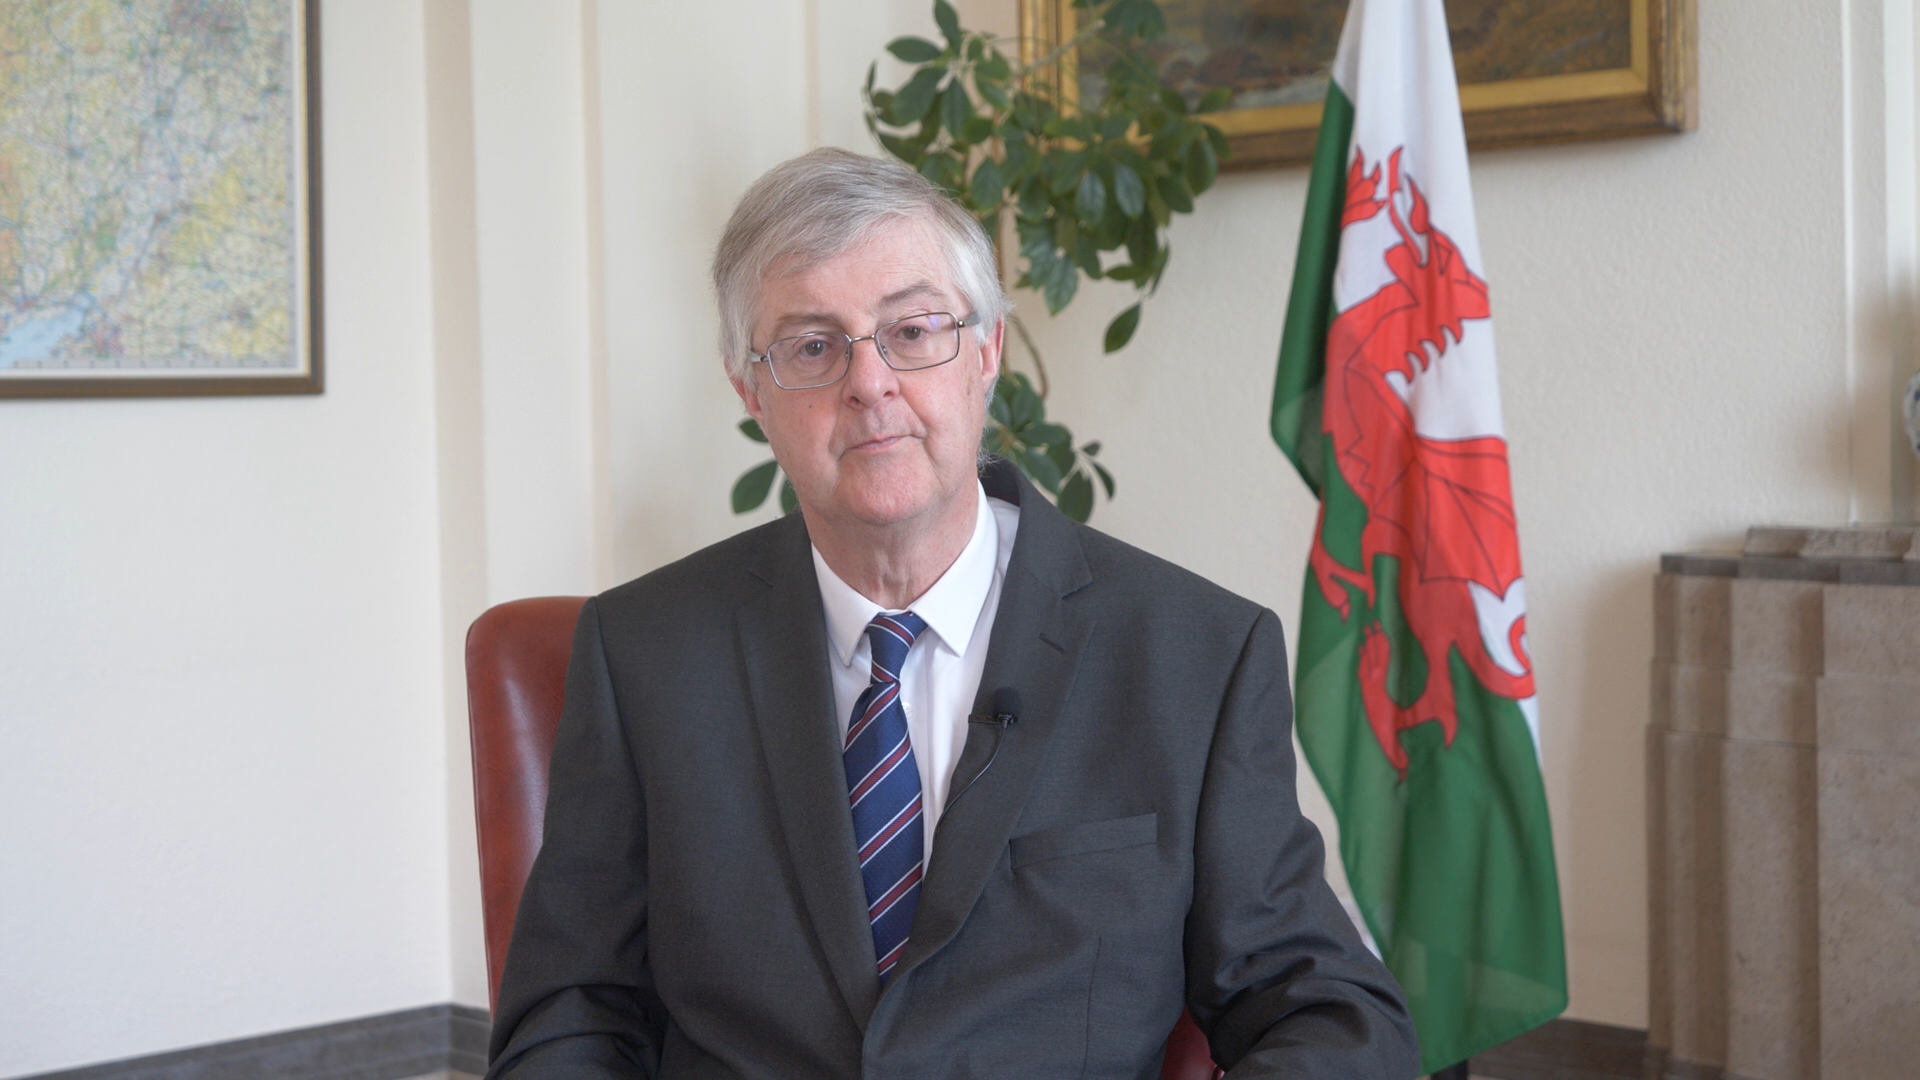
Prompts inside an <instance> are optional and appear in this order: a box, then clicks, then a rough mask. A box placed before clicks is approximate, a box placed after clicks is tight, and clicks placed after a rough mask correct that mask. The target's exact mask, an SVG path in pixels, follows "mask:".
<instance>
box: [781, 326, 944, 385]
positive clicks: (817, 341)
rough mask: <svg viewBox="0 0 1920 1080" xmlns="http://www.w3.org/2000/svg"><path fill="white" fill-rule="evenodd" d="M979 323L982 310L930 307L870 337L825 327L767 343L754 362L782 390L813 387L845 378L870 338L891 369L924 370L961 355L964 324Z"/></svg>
mask: <svg viewBox="0 0 1920 1080" xmlns="http://www.w3.org/2000/svg"><path fill="white" fill-rule="evenodd" d="M979 321H980V315H979V313H978V312H974V313H972V314H969V315H966V316H964V317H958V316H955V315H953V314H952V313H950V312H946V311H929V312H924V313H922V314H919V315H909V316H907V317H906V318H904V319H895V320H893V321H892V322H890V323H883V324H881V325H880V326H879V327H878V328H877V329H875V330H874V332H873V333H871V334H868V335H867V336H866V337H849V336H847V335H846V334H830V333H826V332H824V331H816V332H814V333H811V334H799V335H796V336H794V337H785V338H781V339H780V340H778V341H776V342H774V343H773V344H771V345H769V346H767V351H766V352H764V353H761V354H759V355H757V356H754V357H752V362H753V363H756V364H761V363H764V364H766V365H767V369H768V370H769V371H771V372H773V381H774V383H775V385H777V386H779V387H780V388H781V389H782V390H812V389H815V388H817V387H821V386H832V385H833V384H834V383H837V382H839V381H840V380H841V379H843V378H845V377H846V375H847V369H848V368H850V367H851V366H852V365H853V347H854V346H855V345H857V344H859V343H860V342H862V341H871V342H873V344H874V347H875V348H877V349H878V350H880V359H881V360H883V361H885V362H886V365H887V366H888V367H890V368H892V369H893V370H895V371H922V370H924V369H926V368H934V367H939V366H940V365H941V364H945V363H948V362H950V361H951V360H952V359H953V358H954V357H956V356H959V355H960V329H961V327H965V326H973V325H975V324H977V323H978V322H979Z"/></svg>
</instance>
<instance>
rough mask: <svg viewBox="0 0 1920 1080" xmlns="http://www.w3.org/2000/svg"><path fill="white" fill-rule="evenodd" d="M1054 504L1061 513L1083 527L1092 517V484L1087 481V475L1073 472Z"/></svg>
mask: <svg viewBox="0 0 1920 1080" xmlns="http://www.w3.org/2000/svg"><path fill="white" fill-rule="evenodd" d="M1056 502H1057V505H1058V506H1059V507H1060V512H1061V513H1063V514H1065V515H1067V516H1068V517H1070V518H1072V519H1073V520H1075V521H1077V522H1079V523H1080V524H1082V525H1085V524H1086V523H1087V519H1088V518H1090V517H1092V516H1093V483H1092V481H1090V480H1088V479H1087V474H1086V473H1083V472H1080V471H1078V470H1075V472H1074V474H1073V475H1072V476H1069V477H1067V482H1066V484H1065V485H1064V486H1063V487H1061V488H1060V498H1059V499H1058V500H1056Z"/></svg>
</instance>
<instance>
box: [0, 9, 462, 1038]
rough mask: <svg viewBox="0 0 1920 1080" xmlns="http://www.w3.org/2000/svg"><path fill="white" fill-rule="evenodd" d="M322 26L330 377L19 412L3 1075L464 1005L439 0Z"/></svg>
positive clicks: (5, 661)
mask: <svg viewBox="0 0 1920 1080" xmlns="http://www.w3.org/2000/svg"><path fill="white" fill-rule="evenodd" d="M326 16H327V24H326V25H327V31H328V33H327V35H326V39H325V40H326V49H327V54H326V55H327V80H326V87H325V93H324V99H323V118H324V147H325V156H324V168H325V175H324V185H325V189H324V190H325V199H326V205H325V209H326V222H327V227H326V234H325V252H326V258H327V271H328V273H327V279H326V289H327V296H326V299H327V335H326V344H327V390H326V393H325V394H324V395H322V396H319V397H286V398H228V399H202V400H192V399H183V400H153V399H149V400H134V401H5V402H0V548H3V549H4V550H5V552H6V555H7V557H6V559H5V561H4V563H0V613H4V614H0V743H3V748H0V958H4V959H0V1017H4V1018H5V1019H4V1021H3V1022H0V1075H8V1076H11V1075H19V1074H25V1073H33V1072H38V1071H41V1070H48V1069H55V1068H61V1067H67V1066H73V1065H79V1064H82V1063H86V1062H93V1061H101V1060H105V1059H111V1058H118V1057H122V1056H127V1055H132V1054H145V1053H152V1052H156V1051H161V1050H166V1049H171V1048H174V1047H182V1046H190V1045H195V1044H200V1043H206V1042H213V1041H218V1040H223V1039H230V1038H234V1037H238V1036H242V1035H251V1034H256V1033H260V1032H266V1031H275V1030H280V1029H284V1028H290V1027H299V1026H303V1025H308V1024H316V1023H324V1022H327V1021H333V1020H340V1019H345V1018H350V1017H356V1016H363V1015H367V1014H370V1013H378V1012H385V1011H389V1010H393V1009H399V1008H407V1007H411V1006H416V1005H424V1004H429V1003H432V1002H436V1001H445V1000H446V999H447V996H448V968H449V943H448V938H447V933H446V928H447V922H448V917H447V887H448V881H447V855H446V850H447V847H446V841H445V832H446V828H447V825H446V804H445V798H444V790H445V775H446V764H445V737H444V734H443V732H442V730H441V727H440V725H439V723H438V718H439V716H440V714H441V712H440V711H441V708H442V689H441V685H440V682H439V679H438V671H439V664H440V638H439V613H438V609H437V592H438V583H437V569H436V568H437V562H438V559H437V549H436V544H437V530H438V523H437V517H436V511H435V497H434V491H435V475H434V439H435V429H434V412H433V392H434V390H433V372H432V368H431V365H430V358H431V351H430V350H431V344H432V341H431V329H432V328H431V323H430V320H429V312H430V308H431V304H430V300H431V297H430V294H429V289H428V284H429V273H428V247H427V229H426V210H427V187H426V157H425V154H424V152H423V150H422V143H421V134H422V131H423V129H424V115H423V99H422V20H421V9H420V6H419V5H418V4H417V3H396V2H392V0H382V2H377V3H376V2H372V0H364V2H359V3H344V4H342V3H329V4H327V5H326Z"/></svg>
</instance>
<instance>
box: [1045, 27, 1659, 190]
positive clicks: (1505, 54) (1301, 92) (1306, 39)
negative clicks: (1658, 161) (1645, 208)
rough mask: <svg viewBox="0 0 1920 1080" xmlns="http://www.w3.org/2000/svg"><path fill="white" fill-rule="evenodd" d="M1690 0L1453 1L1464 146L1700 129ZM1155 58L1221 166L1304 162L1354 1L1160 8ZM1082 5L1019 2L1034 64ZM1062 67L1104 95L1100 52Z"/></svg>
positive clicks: (1066, 35)
mask: <svg viewBox="0 0 1920 1080" xmlns="http://www.w3.org/2000/svg"><path fill="white" fill-rule="evenodd" d="M1693 4H1694V0H1446V12H1447V28H1448V30H1449V32H1450V33H1451V35H1452V38H1453V60H1454V66H1455V69H1456V70H1457V71H1458V73H1459V78H1460V107H1461V111H1462V112H1463V113H1464V114H1465V119H1466V126H1467V142H1468V144H1469V145H1472V146H1475V147H1489V146H1516V145H1525V144H1530V143H1548V142H1566V141H1570V140H1575V139H1597V138H1605V137H1608V136H1614V135H1632V134H1641V133H1647V132H1658V131H1684V130H1690V129H1691V128H1692V127H1693V126H1694V113H1695V106H1694V97H1695V94H1694V8H1693ZM1160 9H1161V11H1162V12H1163V13H1165V15H1166V19H1167V33H1166V34H1165V35H1164V36H1163V37H1162V38H1161V39H1160V40H1159V41H1158V42H1157V43H1156V44H1155V45H1154V47H1153V49H1152V51H1151V54H1150V55H1151V58H1152V60H1153V62H1154V63H1155V64H1157V65H1158V66H1159V68H1160V73H1161V77H1162V78H1163V79H1164V80H1165V81H1167V82H1168V83H1170V84H1172V85H1174V86H1177V87H1179V88H1180V89H1181V90H1183V91H1184V92H1185V93H1186V94H1187V95H1188V98H1189V99H1190V100H1192V101H1196V102H1197V101H1198V100H1199V99H1200V97H1201V95H1203V94H1205V93H1206V92H1207V91H1208V90H1211V89H1213V88H1214V87H1219V86H1224V87H1228V88H1230V89H1231V90H1232V91H1233V98H1232V103H1231V104H1230V105H1229V106H1228V108H1227V109H1226V110H1225V111H1224V112H1219V113H1215V114H1213V115H1212V116H1211V117H1209V119H1211V120H1212V121H1213V122H1215V123H1216V124H1218V125H1219V127H1220V129H1221V130H1222V131H1223V132H1225V133H1226V135H1227V136H1228V140H1229V141H1230V142H1231V143H1232V145H1233V157H1232V159H1231V160H1230V161H1228V162H1226V163H1225V164H1224V166H1223V167H1225V168H1229V169H1246V168H1255V167H1259V166H1263V165H1282V164H1291V163H1295V162H1306V161H1309V160H1311V159H1312V157H1313V143H1314V138H1315V136H1316V135H1317V134H1318V132H1319V128H1320V103H1321V102H1322V101H1323V100H1325V98H1326V93H1327V82H1328V72H1329V71H1330V69H1331V68H1332V65H1333V54H1334V50H1335V48H1336V47H1337V46H1338V45H1339V43H1340V26H1341V23H1342V21H1343V20H1344V19H1345V17H1346V12H1347V0H1160ZM1078 14H1079V9H1076V8H1075V7H1074V4H1073V0H1020V36H1021V39H1022V43H1023V45H1024V46H1025V49H1026V59H1027V60H1028V62H1030V63H1031V62H1032V61H1033V59H1034V58H1036V57H1038V56H1042V55H1044V54H1045V53H1046V52H1048V51H1051V50H1052V49H1054V48H1055V47H1057V45H1058V44H1059V43H1060V42H1065V41H1070V40H1072V38H1073V37H1074V34H1075V31H1076V29H1077V20H1076V16H1077V15H1078ZM1085 51H1086V53H1087V54H1088V55H1085V56H1073V55H1069V57H1068V58H1067V61H1066V62H1065V63H1064V64H1062V66H1061V67H1062V79H1063V82H1064V85H1063V86H1062V91H1063V94H1064V95H1065V96H1066V97H1068V98H1070V99H1074V100H1078V98H1079V97H1080V96H1082V95H1096V96H1097V95H1098V94H1099V93H1100V92H1101V89H1102V87H1101V84H1102V82H1103V80H1102V79H1101V77H1100V72H1101V70H1103V69H1104V67H1105V64H1104V62H1102V60H1101V58H1100V57H1099V56H1098V54H1097V49H1096V48H1095V47H1092V46H1090V47H1088V48H1087V49H1086V50H1085Z"/></svg>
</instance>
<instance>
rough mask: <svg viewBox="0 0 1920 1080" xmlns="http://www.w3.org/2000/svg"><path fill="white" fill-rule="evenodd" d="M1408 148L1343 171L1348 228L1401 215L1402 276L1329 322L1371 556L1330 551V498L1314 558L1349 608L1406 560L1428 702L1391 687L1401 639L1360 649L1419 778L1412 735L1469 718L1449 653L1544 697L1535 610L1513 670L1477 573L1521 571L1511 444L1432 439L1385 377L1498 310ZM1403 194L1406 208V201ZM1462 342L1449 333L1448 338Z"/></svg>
mask: <svg viewBox="0 0 1920 1080" xmlns="http://www.w3.org/2000/svg"><path fill="white" fill-rule="evenodd" d="M1400 156H1401V151H1399V150H1395V151H1394V152H1393V154H1392V156H1391V158H1390V159H1389V160H1388V162H1387V163H1386V166H1385V173H1386V176H1385V190H1384V191H1383V190H1382V175H1381V173H1382V167H1381V166H1380V165H1379V164H1375V165H1374V167H1373V170H1372V172H1370V173H1369V172H1368V171H1367V170H1366V167H1365V159H1364V156H1363V155H1360V154H1356V155H1355V157H1354V163H1353V168H1352V171H1351V173H1350V174H1349V176H1348V180H1347V204H1346V210H1345V213H1344V215H1343V220H1342V227H1343V228H1350V227H1352V226H1353V225H1355V224H1356V223H1360V222H1365V221H1370V220H1372V219H1374V218H1375V217H1377V216H1378V215H1380V214H1382V213H1385V214H1388V215H1390V217H1391V221H1392V224H1393V226H1394V228H1395V229H1396V230H1397V231H1398V233H1399V235H1400V242H1399V243H1398V244H1395V245H1394V246H1392V247H1389V248H1388V249H1387V251H1386V253H1385V259H1386V264H1387V268H1388V270H1389V271H1391V273H1392V276H1393V280H1392V281H1390V282H1389V283H1388V284H1387V285H1385V287H1383V288H1381V289H1380V291H1379V292H1377V293H1375V294H1373V295H1372V296H1370V297H1368V298H1367V299H1366V300H1364V301H1361V302H1360V303H1358V304H1356V305H1355V306H1353V307H1351V308H1349V309H1347V310H1346V311H1344V312H1342V313H1340V315H1339V316H1338V317H1337V318H1336V319H1335V321H1334V323H1333V327H1332V329H1331V331H1330V333H1329V334H1328V341H1327V369H1326V370H1327V376H1326V382H1325V384H1324V385H1325V394H1326V397H1325V409H1324V413H1323V416H1324V425H1325V428H1324V429H1325V431H1326V433H1327V434H1328V435H1330V436H1332V440H1333V451H1334V455H1335V457H1336V460H1337V462H1338V467H1339V469H1340V473H1341V475H1342V476H1343V477H1344V478H1345V479H1346V481H1347V483H1348V484H1349V485H1350V486H1351V487H1352V489H1353V491H1354V493H1355V494H1356V495H1357V496H1358V497H1359V498H1360V500H1361V501H1362V502H1363V503H1364V504H1365V506H1366V510H1367V523H1366V527H1365V529H1364V531H1363V532H1362V534H1361V544H1360V548H1361V552H1360V554H1361V559H1360V568H1359V569H1357V570H1356V569H1353V568H1350V567H1347V566H1345V565H1342V564H1341V563H1340V562H1338V561H1337V560H1336V559H1335V558H1334V557H1333V555H1332V554H1331V553H1330V552H1329V551H1328V550H1327V549H1326V547H1325V541H1324V539H1323V536H1324V526H1325V524H1326V508H1325V503H1324V501H1323V502H1322V505H1321V511H1320V514H1321V522H1320V525H1321V528H1319V529H1316V530H1315V540H1314V546H1313V552H1312V556H1311V558H1310V561H1309V565H1310V566H1311V568H1312V571H1313V575H1314V578H1315V580H1316V581H1317V582H1318V584H1319V587H1320V590H1321V592H1322V593H1323V594H1324V595H1325V597H1326V599H1327V602H1328V603H1329V604H1331V605H1332V606H1333V608H1334V610H1335V611H1337V612H1339V614H1340V616H1341V618H1343V619H1349V618H1351V617H1352V604H1351V597H1350V595H1349V593H1348V592H1347V589H1346V588H1345V587H1344V586H1352V587H1354V588H1357V589H1359V590H1360V591H1361V593H1362V594H1363V595H1364V596H1365V597H1366V600H1367V604H1368V606H1369V607H1372V606H1373V605H1374V603H1375V601H1376V600H1377V596H1376V593H1375V588H1376V586H1375V582H1374V579H1373V576H1372V574H1371V573H1370V570H1371V568H1372V567H1373V565H1374V560H1375V559H1376V558H1377V557H1379V556H1381V555H1391V556H1394V557H1396V558H1397V559H1399V561H1400V582H1399V594H1400V595H1399V599H1400V602H1401V607H1402V609H1403V610H1404V611H1405V614H1406V620H1407V624H1408V627H1409V629H1410V630H1411V631H1412V634H1413V637H1414V638H1415V639H1417V640H1418V642H1419V647H1420V649H1421V650H1422V652H1423V653H1424V654H1425V658H1426V666H1427V682H1426V687H1425V689H1424V690H1423V691H1422V692H1421V694H1420V696H1419V698H1418V700H1416V701H1415V702H1414V703H1413V704H1412V705H1411V706H1407V707H1402V706H1401V705H1399V704H1398V703H1397V702H1395V701H1394V700H1393V698H1392V697H1391V696H1390V695H1389V693H1388V685H1387V670H1388V664H1389V662H1390V661H1391V660H1392V658H1393V656H1392V648H1393V645H1392V642H1391V640H1390V639H1389V638H1388V636H1387V635H1386V634H1385V633H1384V632H1382V630H1381V629H1380V626H1379V624H1377V623H1375V624H1372V625H1369V626H1368V627H1367V629H1366V631H1365V637H1364V640H1363V641H1362V643H1361V646H1360V685H1361V694H1362V701H1363V702H1364V705H1365V708H1366V714H1367V723H1368V725H1369V726H1371V727H1372V729H1373V733H1374V736H1375V737H1376V738H1377V739H1379V741H1380V747H1381V749H1382V750H1384V751H1385V752H1386V755H1387V759H1388V760H1389V761H1391V762H1392V763H1393V766H1394V768H1396V769H1398V770H1399V771H1400V775H1401V778H1402V779H1404V778H1405V777H1406V774H1407V765H1408V760H1407V753H1406V750H1405V749H1404V748H1402V746H1401V744H1400V732H1402V731H1405V730H1407V729H1408V728H1411V727H1413V726H1415V725H1417V724H1422V723H1426V722H1427V721H1430V720H1438V721H1439V722H1440V725H1441V728H1442V730H1443V731H1444V732H1445V734H1446V742H1447V745H1449V746H1451V745H1452V744H1453V738H1454V734H1455V732H1456V731H1457V730H1458V728H1459V722H1460V718H1459V712H1458V710H1457V708H1456V706H1455V703H1454V687H1453V677H1452V673H1451V669H1450V666H1449V655H1450V653H1451V652H1452V651H1453V650H1458V651H1459V654H1460V657H1461V659H1462V660H1463V661H1464V662H1465V663H1466V665H1467V667H1468V668H1469V669H1470V670H1471V671H1472V672H1473V674H1474V675H1475V676H1476V677H1477V678H1478V679H1479V680H1480V681H1481V683H1483V684H1484V685H1485V686H1486V687H1487V688H1488V689H1489V690H1491V691H1493V692H1494V693H1496V694H1499V695H1501V696H1503V697H1508V698H1513V699H1516V700H1517V699H1523V698H1528V697H1531V696H1532V695H1533V672H1532V663H1531V661H1529V660H1528V659H1527V655H1526V651H1525V647H1524V645H1523V643H1522V637H1523V635H1524V634H1525V630H1526V620H1525V617H1524V616H1521V617H1520V618H1519V619H1517V620H1516V621H1514V622H1513V623H1511V625H1509V626H1507V627H1505V628H1504V629H1505V632H1506V635H1507V637H1508V640H1507V641H1506V642H1504V643H1503V645H1504V648H1503V649H1502V653H1503V654H1506V655H1507V656H1508V657H1509V659H1508V664H1509V665H1510V666H1512V665H1513V664H1514V662H1515V658H1517V665H1518V666H1519V667H1520V668H1521V673H1520V674H1517V675H1516V674H1514V673H1513V672H1512V671H1510V670H1507V668H1503V667H1502V666H1501V664H1500V663H1497V662H1496V661H1495V658H1494V654H1493V653H1492V652H1491V651H1490V649H1489V646H1488V643H1487V642H1486V640H1485V638H1484V637H1483V634H1482V631H1481V622H1480V619H1479V617H1478V616H1477V615H1476V612H1475V605H1474V597H1473V590H1472V587H1471V586H1472V585H1476V584H1477V585H1479V586H1480V587H1481V588H1483V589H1485V590H1487V592H1488V593H1489V594H1491V595H1492V596H1494V597H1505V596H1507V595H1508V590H1509V589H1510V588H1511V587H1512V586H1513V584H1514V583H1515V582H1516V581H1518V580H1519V579H1520V576H1521V574H1520V545H1519V535H1518V532H1517V531H1516V529H1515V523H1514V514H1513V499H1512V487H1511V483H1510V481H1509V478H1508V473H1507V446H1506V440H1505V439H1504V438H1501V437H1499V436H1498V435H1488V436H1484V437H1478V438H1465V439H1452V440H1446V439H1434V438H1428V437H1425V436H1422V435H1420V434H1419V433H1418V432H1416V431H1415V428H1414V414H1413V411H1412V410H1411V409H1410V408H1409V407H1408V404H1407V402H1406V401H1405V400H1403V399H1402V397H1401V395H1400V394H1399V393H1397V392H1396V391H1395V388H1394V386H1393V384H1392V383H1390V382H1389V380H1388V375H1389V374H1395V375H1397V378H1398V379H1399V380H1401V384H1402V385H1407V384H1408V383H1411V382H1412V381H1413V380H1414V379H1415V378H1416V377H1417V376H1418V375H1420V374H1421V373H1422V372H1424V371H1426V370H1427V369H1428V368H1429V367H1430V366H1431V365H1434V364H1441V365H1444V364H1446V363H1447V362H1448V357H1447V352H1448V349H1449V348H1450V347H1452V346H1454V345H1457V344H1458V343H1459V341H1460V340H1461V337H1462V335H1463V323H1464V322H1465V321H1466V320H1469V319H1486V318H1489V317H1491V315H1492V309H1491V307H1490V305H1489V304H1488V301H1487V284H1486V282H1485V281H1483V280H1481V279H1480V278H1479V277H1478V276H1476V275H1475V274H1474V273H1473V271H1472V270H1471V269H1469V268H1468V266H1467V264H1466V261H1465V260H1464V259H1463V258H1462V257H1461V254H1460V250H1459V248H1457V247H1456V246H1455V245H1454V243H1453V241H1452V240H1451V239H1449V238H1448V237H1447V235H1446V234H1445V233H1443V232H1441V231H1440V230H1439V229H1436V228H1434V227H1433V224H1432V222H1431V221H1430V220H1429V217H1428V208H1427V200H1426V198H1425V197H1424V196H1423V195H1422V194H1421V192H1420V189H1419V187H1418V186H1417V185H1416V184H1415V183H1414V181H1413V179H1412V178H1411V177H1410V176H1406V175H1404V174H1402V172H1401V170H1400ZM1403 205H1404V209H1403ZM1449 339H1451V340H1449Z"/></svg>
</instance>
